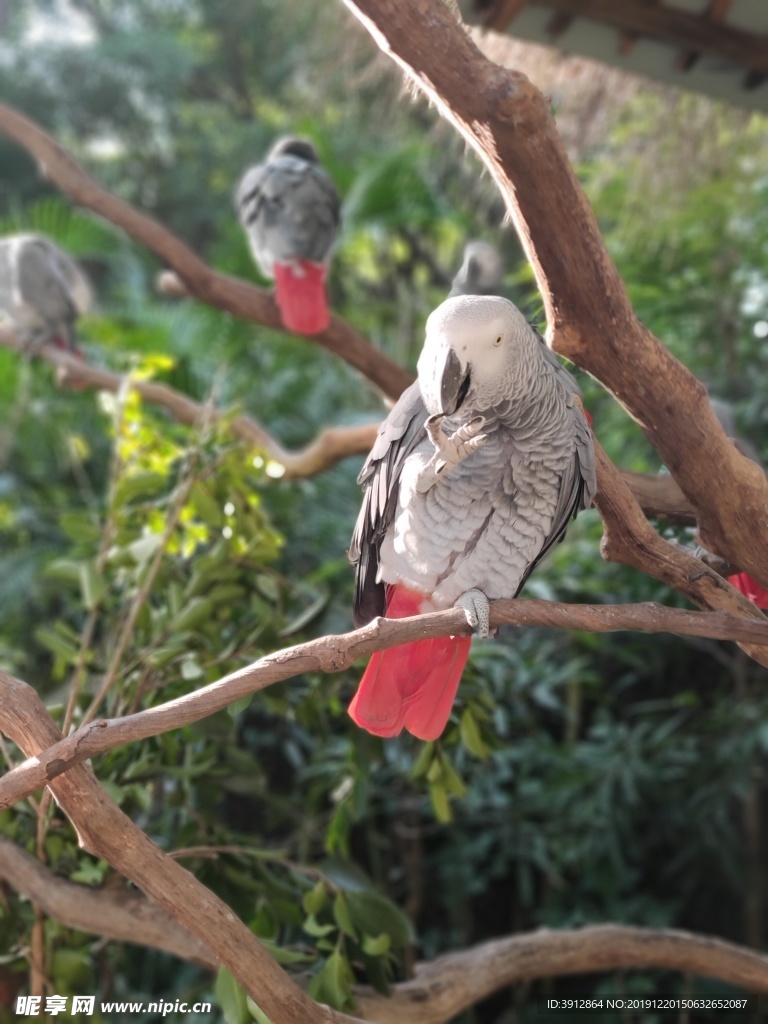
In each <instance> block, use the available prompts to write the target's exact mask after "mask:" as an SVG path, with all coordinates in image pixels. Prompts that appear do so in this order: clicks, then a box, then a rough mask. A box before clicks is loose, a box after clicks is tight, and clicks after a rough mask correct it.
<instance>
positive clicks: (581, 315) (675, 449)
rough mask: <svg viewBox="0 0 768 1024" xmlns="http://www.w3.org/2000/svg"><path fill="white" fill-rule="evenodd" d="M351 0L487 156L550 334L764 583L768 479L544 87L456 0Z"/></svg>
mask: <svg viewBox="0 0 768 1024" xmlns="http://www.w3.org/2000/svg"><path fill="white" fill-rule="evenodd" d="M345 3H346V4H347V6H348V7H349V8H350V9H351V10H352V11H353V12H354V13H355V14H356V15H357V16H358V18H359V19H360V20H361V21H362V22H363V23H364V25H365V26H366V28H367V29H368V31H369V32H370V33H371V35H372V36H373V37H374V39H375V40H376V42H377V43H378V45H379V46H380V48H381V49H382V50H384V52H386V53H387V54H388V55H389V56H390V57H391V58H392V59H393V60H394V61H395V62H396V63H397V64H399V65H400V67H401V68H402V69H403V70H404V71H405V72H406V74H407V76H408V77H409V78H410V79H411V80H412V81H413V82H414V83H415V84H416V85H417V86H418V87H419V88H420V89H421V90H422V91H423V92H424V93H425V94H426V96H427V97H428V98H429V99H430V100H431V101H432V102H433V103H435V104H436V106H437V107H438V108H439V110H440V112H441V114H442V115H443V116H444V117H445V118H446V119H447V120H448V121H450V122H451V123H452V124H453V125H454V127H455V128H456V129H457V130H458V131H459V132H460V134H461V135H462V136H463V137H464V138H465V139H466V141H467V142H468V143H469V144H470V145H471V146H472V148H473V149H474V150H475V151H476V152H477V153H478V155H479V156H480V157H481V159H482V160H483V162H484V164H485V165H486V167H487V168H488V170H489V172H490V173H491V175H492V177H493V178H494V180H495V182H496V184H497V186H498V188H499V190H500V191H501V194H502V196H503V197H504V200H505V202H506V204H507V209H508V211H509V213H510V216H511V218H512V220H513V221H514V223H515V226H516V228H517V232H518V235H519V236H520V240H521V243H522V245H523V248H524V249H525V252H526V255H527V256H528V258H529V259H530V261H531V264H532V266H533V269H534V272H535V274H536V279H537V282H538V285H539V288H540V290H541V293H542V297H543V300H544V307H545V310H546V315H547V322H548V324H549V325H550V328H549V335H550V340H551V344H552V347H553V348H554V349H555V350H556V351H558V352H561V353H562V354H563V355H566V356H568V358H569V359H571V360H573V362H575V363H577V364H578V365H579V366H581V367H582V368H583V369H585V370H587V371H588V372H589V373H591V374H592V375H593V376H594V377H596V378H597V379H598V380H599V381H601V382H602V383H603V384H604V385H605V386H606V387H607V388H608V389H609V390H610V391H611V392H612V393H613V394H614V395H615V396H617V398H618V399H619V400H620V401H621V402H622V403H623V405H624V406H625V407H626V408H627V409H628V410H629V412H630V414H631V415H632V416H633V418H634V419H635V420H636V421H637V422H638V423H639V424H640V426H641V428H642V429H643V431H644V433H645V434H646V436H647V437H648V439H649V441H650V442H651V444H653V446H654V447H655V448H656V450H657V451H658V452H659V454H660V455H661V457H662V459H663V461H664V464H665V465H666V466H668V467H669V470H670V472H671V473H672V475H673V476H674V477H675V479H676V481H677V482H678V484H679V485H680V487H681V489H682V491H683V493H684V494H685V496H686V497H687V498H688V500H689V501H690V502H691V504H692V505H693V506H694V508H695V509H696V514H697V519H698V521H699V526H700V533H701V537H702V543H703V544H704V545H705V546H706V547H707V548H709V549H710V550H711V551H715V552H717V553H718V554H720V555H722V556H723V557H724V558H726V559H727V560H728V561H729V562H732V563H733V564H734V565H740V566H743V568H744V569H746V570H747V571H748V572H749V573H751V574H752V575H753V576H754V577H755V578H756V579H757V580H759V581H760V582H761V583H762V584H763V585H764V586H768V480H766V477H765V474H764V473H763V472H762V471H761V470H760V468H759V467H758V466H756V465H755V464H754V463H753V462H751V461H750V460H749V459H746V458H745V457H744V456H742V455H741V454H740V453H739V452H738V451H737V450H736V448H735V447H734V446H733V445H732V444H731V443H730V441H729V440H728V438H727V437H726V436H725V434H724V432H723V430H722V428H721V427H720V425H719V423H718V422H717V420H716V418H715V416H714V414H713V413H712V411H711V409H710V407H709V402H708V399H707V394H706V391H705V389H704V387H703V385H702V384H701V383H700V382H699V381H697V380H696V379H695V378H694V377H693V376H692V375H691V374H690V373H689V372H688V370H686V368H685V367H684V366H683V365H682V364H681V363H680V362H678V360H676V359H675V358H674V357H673V356H672V355H671V353H670V352H668V351H667V350H666V349H665V348H664V346H663V345H662V344H661V342H660V341H659V340H658V339H657V338H655V337H654V336H653V334H652V333H651V332H650V331H649V330H647V328H645V327H644V326H643V325H642V324H641V323H640V321H639V320H638V319H637V318H636V316H635V314H634V312H633V311H632V307H631V305H630V302H629V297H628V295H627V291H626V288H625V286H624V284H623V282H622V280H621V278H620V277H619V274H618V271H617V270H616V267H615V266H614V264H613V262H612V261H611V259H610V256H609V254H608V251H607V249H606V247H605V243H604V242H603V239H602V237H601V235H600V231H599V229H598V226H597V221H596V220H595V216H594V214H593V212H592V210H591V209H590V206H589V203H588V202H587V199H586V197H585V195H584V193H583V192H582V190H581V187H580V185H579V183H578V181H577V179H576V177H575V175H574V173H573V171H572V169H571V167H570V165H569V163H568V158H567V156H566V154H565V150H564V148H563V145H562V142H561V141H560V138H559V136H558V132H557V128H556V127H555V122H554V119H553V117H552V115H551V113H550V110H549V104H548V101H547V100H546V99H545V98H544V97H543V96H542V94H541V93H540V92H539V90H538V89H536V88H535V87H534V86H533V85H532V84H531V82H530V81H529V80H528V79H527V78H526V77H525V75H522V74H520V73H519V72H515V71H508V70H505V69H504V68H501V67H498V66H497V65H496V64H494V63H493V62H492V61H490V60H488V59H487V58H486V57H485V56H484V55H483V54H482V53H481V52H480V50H479V49H478V48H477V46H476V45H475V43H474V42H473V40H472V39H471V37H470V36H469V34H468V33H467V31H466V29H465V28H464V26H462V25H461V23H460V22H459V21H457V19H456V16H455V15H454V14H453V13H452V11H451V9H450V8H449V6H448V5H447V4H436V3H433V2H432V0H345ZM713 480H717V481H718V486H717V487H713V486H712V481H713Z"/></svg>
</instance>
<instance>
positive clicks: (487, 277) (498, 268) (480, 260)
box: [448, 241, 504, 299]
mask: <svg viewBox="0 0 768 1024" xmlns="http://www.w3.org/2000/svg"><path fill="white" fill-rule="evenodd" d="M503 279H504V264H503V262H502V259H501V253H500V252H499V250H498V249H497V248H496V247H495V246H493V245H490V244H489V243H488V242H480V241H473V242H467V244H466V245H465V246H464V253H463V256H462V261H461V266H460V267H459V269H458V271H457V272H456V276H455V277H454V279H453V281H452V282H451V290H450V292H449V293H448V298H449V299H450V298H453V297H454V296H456V295H500V294H501V290H502V281H503Z"/></svg>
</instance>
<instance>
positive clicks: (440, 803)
mask: <svg viewBox="0 0 768 1024" xmlns="http://www.w3.org/2000/svg"><path fill="white" fill-rule="evenodd" d="M429 799H430V801H431V802H432V810H433V811H434V812H435V817H436V818H437V820H438V821H442V822H443V823H444V824H447V823H448V822H449V821H452V820H453V814H452V813H451V805H450V803H449V802H448V793H447V792H446V789H445V786H443V785H442V784H441V783H435V784H434V785H432V786H430V787H429Z"/></svg>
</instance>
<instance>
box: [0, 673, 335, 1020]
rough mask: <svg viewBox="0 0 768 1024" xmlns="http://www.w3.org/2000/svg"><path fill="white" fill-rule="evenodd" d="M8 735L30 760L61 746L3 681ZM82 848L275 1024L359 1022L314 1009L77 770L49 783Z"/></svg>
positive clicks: (237, 925) (19, 687)
mask: <svg viewBox="0 0 768 1024" xmlns="http://www.w3.org/2000/svg"><path fill="white" fill-rule="evenodd" d="M0 714H2V719H3V731H5V732H6V733H7V735H8V736H9V737H10V738H11V739H12V740H13V741H14V743H16V745H17V746H19V747H20V748H21V749H22V750H23V751H24V753H25V754H26V755H27V756H28V757H34V756H36V755H37V754H39V753H40V752H41V751H42V750H44V749H46V748H47V747H50V746H52V745H53V744H55V743H57V742H58V741H59V740H60V739H61V733H60V732H59V730H58V729H57V728H56V726H55V725H54V723H53V721H52V720H51V718H50V716H49V715H48V712H47V711H46V709H45V706H44V705H43V703H42V701H41V700H40V698H39V697H38V695H37V693H36V692H35V691H34V690H33V689H32V687H31V686H28V685H27V684H26V683H23V682H21V681H20V680H18V679H14V678H13V677H12V676H8V675H5V674H2V677H1V679H0ZM51 790H52V791H53V795H54V796H55V798H56V801H57V803H58V804H59V806H60V807H61V809H62V810H63V811H64V813H65V814H66V815H67V817H68V818H69V819H70V821H71V822H72V824H73V825H74V827H75V829H76V830H77V833H78V839H79V842H80V845H81V846H82V847H83V848H84V849H86V850H88V851H89V852H90V853H92V854H93V855H94V856H96V857H103V858H104V860H106V861H108V862H109V863H110V864H111V865H112V866H113V867H114V868H116V869H117V870H118V871H119V872H121V874H123V875H125V877H126V878H128V879H130V881H132V882H134V883H135V885H137V886H138V887H139V889H141V890H142V891H143V892H145V893H146V894H147V896H149V897H150V899H152V900H154V902H155V903H157V904H158V905H159V906H160V907H163V908H164V909H165V910H166V911H167V913H168V914H169V915H170V916H171V917H173V918H174V919H175V920H177V921H178V922H179V923H180V924H181V925H182V927H184V928H186V929H187V930H188V931H189V932H190V933H191V934H192V935H193V936H195V937H196V938H197V939H198V940H199V941H200V942H202V943H203V944H204V945H205V946H207V948H208V949H209V950H210V953H211V959H212V961H213V962H214V963H221V964H224V965H225V966H226V967H227V968H228V969H229V970H230V971H231V972H232V974H233V975H234V976H235V977H236V978H237V980H238V981H239V982H240V984H241V985H243V986H244V988H245V989H246V990H247V991H248V993H249V994H250V995H251V997H252V998H253V999H254V1000H255V1001H256V1002H257V1003H258V1004H259V1006H260V1007H261V1009H262V1010H263V1011H264V1012H265V1013H266V1014H267V1016H268V1017H269V1018H270V1019H271V1020H272V1022H273V1024H297V1022H298V1021H301V1022H302V1024H349V1022H350V1021H351V1020H352V1019H353V1018H350V1017H347V1016H345V1015H344V1014H341V1013H337V1012H336V1011H334V1010H331V1009H330V1008H329V1007H327V1006H320V1005H318V1004H317V1003H315V1002H314V1001H313V1000H312V999H310V998H309V996H307V995H306V993H304V992H303V991H302V990H301V989H300V988H299V987H298V985H296V984H295V983H294V982H293V981H292V980H291V979H290V978H289V977H288V975H287V974H286V973H285V972H284V971H283V970H282V968H280V967H279V966H278V965H277V964H276V963H275V961H274V960H273V959H272V957H271V956H270V955H269V953H268V952H267V951H266V950H265V949H264V947H263V946H262V945H261V943H260V942H259V940H258V939H257V938H256V937H255V935H254V934H253V933H252V932H251V930H250V929H249V928H247V927H246V926H245V925H244V924H243V923H242V921H240V920H239V919H238V918H237V917H236V916H235V915H234V914H233V913H232V911H231V910H230V909H229V907H228V906H227V905H226V904H225V903H224V902H223V901H222V900H220V899H219V898H218V896H215V895H214V894H213V893H212V892H211V891H210V890H209V889H206V887H205V886H204V885H202V884H201V883H200V882H198V881H197V879H196V878H195V877H194V876H193V875H192V874H190V872H189V871H187V870H186V869H185V868H183V867H181V865H180V864H178V863H177V862H176V861H175V860H174V859H173V858H172V857H169V856H168V855H167V854H165V853H163V851H162V850H160V849H159V847H157V846H155V844H154V843H153V842H152V841H151V839H149V838H148V837H147V836H146V835H145V834H144V833H143V832H142V831H141V829H140V828H138V827H137V826H136V825H134V824H133V822H132V821H131V820H130V818H128V817H127V815H125V814H123V812H122V811H121V810H120V808H119V807H118V806H117V805H116V804H115V803H114V802H113V801H112V800H111V799H110V797H109V796H108V795H107V793H106V792H105V790H104V789H103V788H102V786H101V785H100V784H99V782H98V781H97V780H96V777H95V776H94V774H93V772H92V770H91V769H90V768H88V767H86V766H85V765H82V764H78V765H75V766H73V768H72V769H71V770H70V771H68V772H67V773H66V774H65V775H62V776H61V777H60V778H57V779H54V780H52V782H51Z"/></svg>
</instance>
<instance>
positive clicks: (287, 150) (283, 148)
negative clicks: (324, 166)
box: [267, 135, 319, 164]
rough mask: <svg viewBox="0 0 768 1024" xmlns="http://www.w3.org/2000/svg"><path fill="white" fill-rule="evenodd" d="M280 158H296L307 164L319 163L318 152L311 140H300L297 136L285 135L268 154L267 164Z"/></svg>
mask: <svg viewBox="0 0 768 1024" xmlns="http://www.w3.org/2000/svg"><path fill="white" fill-rule="evenodd" d="M279 156H295V157H298V158H299V160H306V161H307V163H310V164H316V163H318V162H319V161H318V156H317V150H316V149H315V147H314V146H313V144H312V143H311V142H310V141H309V139H300V138H299V137H298V136H296V135H284V136H282V137H281V138H279V139H278V140H277V142H275V143H274V145H273V146H272V148H271V149H270V151H269V153H268V154H267V162H269V161H270V160H274V159H276V158H277V157H279Z"/></svg>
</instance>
